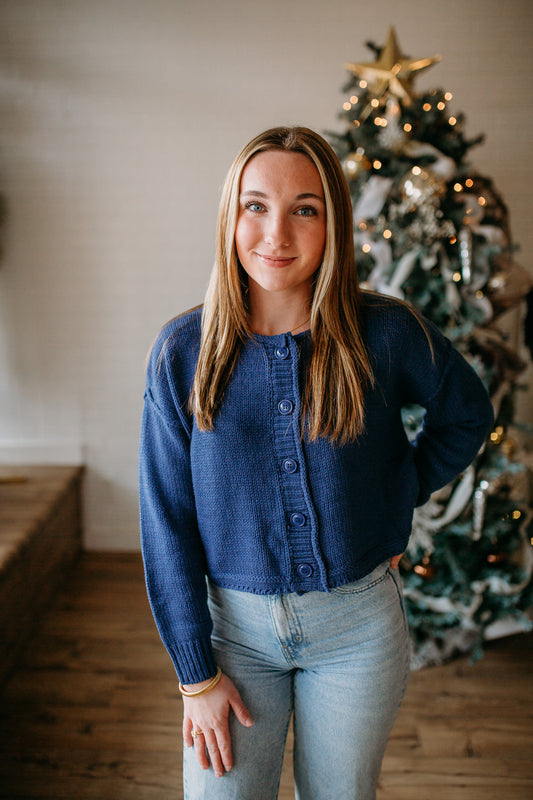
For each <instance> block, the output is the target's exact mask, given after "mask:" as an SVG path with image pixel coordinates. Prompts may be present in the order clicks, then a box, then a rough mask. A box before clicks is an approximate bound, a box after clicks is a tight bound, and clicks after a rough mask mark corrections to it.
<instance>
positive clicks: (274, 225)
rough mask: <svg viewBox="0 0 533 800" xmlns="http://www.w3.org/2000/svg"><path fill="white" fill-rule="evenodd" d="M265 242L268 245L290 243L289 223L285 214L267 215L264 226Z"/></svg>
mask: <svg viewBox="0 0 533 800" xmlns="http://www.w3.org/2000/svg"><path fill="white" fill-rule="evenodd" d="M265 242H266V243H267V244H268V245H269V246H270V247H288V246H289V245H290V243H291V232H290V225H289V221H288V219H287V217H286V215H285V214H271V215H269V217H268V220H267V223H266V228H265Z"/></svg>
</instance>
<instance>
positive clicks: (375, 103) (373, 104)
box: [370, 97, 379, 108]
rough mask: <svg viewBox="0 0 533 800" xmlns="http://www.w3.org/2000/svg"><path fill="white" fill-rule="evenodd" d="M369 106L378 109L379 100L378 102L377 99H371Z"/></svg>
mask: <svg viewBox="0 0 533 800" xmlns="http://www.w3.org/2000/svg"><path fill="white" fill-rule="evenodd" d="M370 105H371V106H372V108H378V107H379V100H378V98H377V97H374V98H373V99H372V100H371V101H370Z"/></svg>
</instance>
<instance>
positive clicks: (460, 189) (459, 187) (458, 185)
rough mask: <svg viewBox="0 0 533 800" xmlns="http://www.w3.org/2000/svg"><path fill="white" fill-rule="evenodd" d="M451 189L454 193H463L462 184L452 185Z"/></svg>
mask: <svg viewBox="0 0 533 800" xmlns="http://www.w3.org/2000/svg"><path fill="white" fill-rule="evenodd" d="M453 189H454V192H462V191H463V184H462V183H454V185H453Z"/></svg>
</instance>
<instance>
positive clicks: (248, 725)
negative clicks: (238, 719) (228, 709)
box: [244, 717, 254, 728]
mask: <svg viewBox="0 0 533 800" xmlns="http://www.w3.org/2000/svg"><path fill="white" fill-rule="evenodd" d="M244 724H245V725H246V727H247V728H251V727H252V725H253V724H254V721H253V719H250V718H249V717H248V719H245V720H244Z"/></svg>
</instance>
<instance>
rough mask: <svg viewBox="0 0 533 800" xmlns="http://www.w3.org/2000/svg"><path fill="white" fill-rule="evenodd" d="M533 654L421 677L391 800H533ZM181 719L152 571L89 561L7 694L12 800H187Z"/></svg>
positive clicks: (393, 748)
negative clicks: (149, 584)
mask: <svg viewBox="0 0 533 800" xmlns="http://www.w3.org/2000/svg"><path fill="white" fill-rule="evenodd" d="M532 654H533V636H532V635H522V636H517V637H513V638H511V639H507V640H500V641H498V642H495V643H493V644H492V645H490V646H489V648H488V650H487V654H486V656H485V658H484V659H482V660H481V661H480V662H478V663H477V664H475V665H472V664H470V663H469V661H468V660H460V661H455V662H453V663H451V664H448V665H446V666H444V667H438V668H432V669H427V670H423V671H420V672H416V673H413V674H412V677H411V682H410V685H409V689H408V692H407V696H406V698H405V701H404V704H403V706H402V709H401V711H400V715H399V718H398V721H397V724H396V726H395V728H394V731H393V734H392V737H391V739H390V742H389V746H388V749H387V754H386V757H385V762H384V766H383V772H382V776H381V780H380V789H379V792H378V800H451V798H453V800H527V799H528V798H533V767H532V765H531V753H532V752H533V726H532V722H533V711H532V699H533V697H532V679H531V664H532V659H531V656H532ZM180 713H181V703H180V701H179V699H178V694H177V688H176V679H175V676H174V672H173V669H172V667H171V665H170V661H169V659H168V656H167V655H166V652H165V651H164V648H163V646H162V645H161V643H160V641H159V637H158V635H157V633H156V631H155V628H154V624H153V621H152V617H151V614H150V610H149V608H148V603H147V600H146V596H145V592H144V583H143V576H142V567H141V562H140V558H139V557H138V556H137V555H123V554H122V555H118V554H109V553H107V554H94V553H93V554H85V555H84V556H83V557H82V560H81V561H80V563H79V565H77V566H76V567H75V569H74V571H73V573H72V575H71V578H70V580H69V582H68V585H67V586H66V587H65V589H64V590H63V591H62V593H61V594H60V596H59V597H58V598H57V601H56V603H55V605H54V607H53V608H52V610H51V611H50V612H49V613H48V615H47V616H46V618H45V620H44V622H43V623H42V626H41V628H40V632H39V634H38V636H37V637H36V638H35V640H34V641H33V642H31V644H30V646H29V647H28V648H27V650H26V651H25V654H24V657H23V662H22V664H21V667H20V669H18V671H17V672H16V673H15V674H14V676H13V677H12V679H11V681H10V682H9V684H8V686H7V688H6V689H5V691H4V695H3V697H2V701H1V711H0V748H1V755H2V758H1V760H0V797H1V798H9V800H22V799H23V798H24V800H30V799H33V798H42V799H43V800H44V798H46V799H47V800H85V799H87V800H93V798H94V800H130V798H131V800H134V799H135V800H181V798H182V793H181V776H180V752H181V741H180ZM288 750H289V751H290V744H289V748H288ZM293 796H294V795H293V791H292V789H291V781H290V757H288V758H287V759H286V763H285V766H284V773H283V781H282V788H281V791H280V797H279V800H289V798H293ZM210 800H216V798H212V799H211V798H210ZM332 800H334V799H333V798H332Z"/></svg>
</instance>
